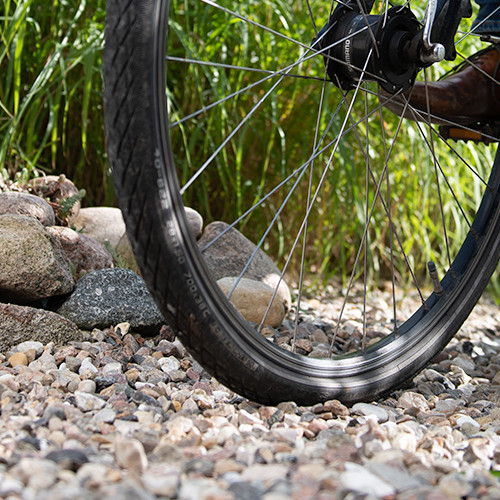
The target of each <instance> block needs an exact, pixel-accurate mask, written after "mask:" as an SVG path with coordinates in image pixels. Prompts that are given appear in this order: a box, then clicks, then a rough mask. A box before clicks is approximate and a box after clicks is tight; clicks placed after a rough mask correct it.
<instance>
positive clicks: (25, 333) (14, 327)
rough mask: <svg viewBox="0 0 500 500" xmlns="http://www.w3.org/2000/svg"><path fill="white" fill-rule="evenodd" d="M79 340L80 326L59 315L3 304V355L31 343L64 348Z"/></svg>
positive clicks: (0, 342) (0, 322) (0, 324)
mask: <svg viewBox="0 0 500 500" xmlns="http://www.w3.org/2000/svg"><path fill="white" fill-rule="evenodd" d="M80 339H81V333H80V330H79V329H78V328H77V326H76V325H75V324H74V323H72V322H71V321H69V320H67V319H66V318H63V317H62V316H60V315H58V314H56V313H53V312H50V311H43V310H41V309H35V308H33V307H27V306H18V305H13V304H0V352H6V351H7V350H9V349H10V348H12V347H13V346H15V345H17V344H21V343H23V342H26V341H31V340H37V341H38V342H43V343H44V344H46V343H48V342H54V343H55V344H56V345H64V344H67V343H69V342H72V341H77V340H80Z"/></svg>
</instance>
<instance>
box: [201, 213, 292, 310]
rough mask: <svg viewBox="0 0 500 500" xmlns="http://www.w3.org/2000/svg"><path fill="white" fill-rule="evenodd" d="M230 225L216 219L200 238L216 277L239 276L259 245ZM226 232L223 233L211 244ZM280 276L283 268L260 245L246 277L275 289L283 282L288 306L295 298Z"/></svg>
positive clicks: (281, 288) (281, 295)
mask: <svg viewBox="0 0 500 500" xmlns="http://www.w3.org/2000/svg"><path fill="white" fill-rule="evenodd" d="M228 228H229V225H228V224H226V223H225V222H213V223H212V224H209V225H208V226H207V227H206V228H205V231H204V233H203V236H202V237H201V238H200V240H199V241H198V245H199V247H200V250H201V251H202V254H203V256H204V258H205V261H206V263H207V265H208V268H209V269H210V271H211V272H212V274H213V276H214V278H215V279H216V280H220V279H221V278H229V277H234V276H239V275H240V274H241V272H242V271H243V269H244V267H245V265H246V264H247V262H248V260H249V259H250V257H251V256H252V254H253V252H254V251H255V248H256V245H254V244H253V243H252V242H251V241H250V240H248V239H247V238H246V237H245V236H243V235H242V234H241V233H240V232H239V231H238V230H237V229H234V228H230V229H228ZM225 231H226V232H225ZM224 232H225V234H224V235H223V236H221V237H220V238H219V239H217V240H216V241H215V242H214V243H212V244H211V245H210V246H208V245H209V244H210V242H211V241H213V240H215V239H216V238H217V236H219V235H220V234H222V233H224ZM280 276H281V273H280V270H279V269H278V268H277V267H276V265H275V264H274V262H273V261H272V260H271V259H270V257H269V256H268V255H266V253H265V252H263V251H262V250H261V249H259V250H258V251H257V253H256V255H255V257H254V259H253V260H252V262H251V263H250V265H249V267H248V269H247V271H246V272H245V274H244V276H243V277H244V278H247V279H251V280H255V281H261V282H263V283H265V284H266V285H268V286H270V287H271V288H272V289H273V290H274V288H275V287H276V286H277V285H278V283H279V288H278V296H279V298H280V299H281V301H282V303H283V304H284V306H285V309H286V310H288V309H289V308H290V302H291V297H290V290H289V288H288V285H287V284H286V283H285V281H284V280H281V282H280Z"/></svg>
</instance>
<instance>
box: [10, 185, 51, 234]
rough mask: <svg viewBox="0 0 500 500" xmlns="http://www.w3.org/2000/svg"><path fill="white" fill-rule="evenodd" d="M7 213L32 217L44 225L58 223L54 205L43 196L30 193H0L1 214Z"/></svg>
mask: <svg viewBox="0 0 500 500" xmlns="http://www.w3.org/2000/svg"><path fill="white" fill-rule="evenodd" d="M5 214H12V215H25V216H27V217H32V218H33V219H37V220H38V221H39V222H41V223H42V224H43V225H44V226H53V225H54V224H55V223H56V218H55V215H54V210H52V207H51V206H50V205H49V204H48V203H47V202H46V201H45V200H43V199H42V198H39V197H38V196H35V195H33V194H28V193H18V192H16V191H7V192H6V193H0V215H5Z"/></svg>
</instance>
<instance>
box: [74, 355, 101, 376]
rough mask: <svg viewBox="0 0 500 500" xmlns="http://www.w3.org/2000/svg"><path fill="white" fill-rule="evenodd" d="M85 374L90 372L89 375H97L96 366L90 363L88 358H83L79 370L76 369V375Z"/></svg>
mask: <svg viewBox="0 0 500 500" xmlns="http://www.w3.org/2000/svg"><path fill="white" fill-rule="evenodd" d="M87 372H90V373H91V374H94V375H96V374H97V373H99V370H98V369H97V368H96V366H95V365H94V364H93V363H92V360H91V359H90V358H85V359H84V360H83V361H82V364H81V365H80V368H79V369H78V374H79V375H83V374H85V373H87Z"/></svg>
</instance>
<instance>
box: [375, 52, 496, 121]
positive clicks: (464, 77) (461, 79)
mask: <svg viewBox="0 0 500 500" xmlns="http://www.w3.org/2000/svg"><path fill="white" fill-rule="evenodd" d="M427 88H428V90H427V92H428V94H429V108H430V113H431V122H433V123H437V124H450V122H451V123H456V124H460V125H469V124H472V123H475V122H480V121H492V120H500V47H499V46H496V45H492V46H490V47H488V48H486V49H484V50H482V51H480V52H478V53H477V54H475V55H474V56H472V57H471V58H469V59H467V60H466V61H464V62H463V63H462V64H460V65H459V66H458V67H457V68H456V70H455V72H454V73H451V74H448V75H447V76H445V77H444V78H443V79H442V80H440V81H438V82H430V83H428V84H427ZM427 92H426V88H425V83H422V82H417V83H415V85H414V86H413V89H411V90H409V91H407V92H406V93H405V97H406V99H405V97H403V96H394V97H392V98H391V96H389V95H388V94H385V93H383V94H381V96H380V99H381V101H380V102H381V104H383V105H384V106H385V107H386V108H388V109H389V110H391V111H392V112H393V113H396V114H397V115H399V116H401V115H402V114H403V110H404V103H405V102H406V100H408V102H409V105H408V106H407V108H406V111H405V112H404V117H405V118H408V119H410V120H416V121H427V120H428V112H427V96H426V93H427ZM412 108H413V109H414V110H416V112H415V111H412Z"/></svg>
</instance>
